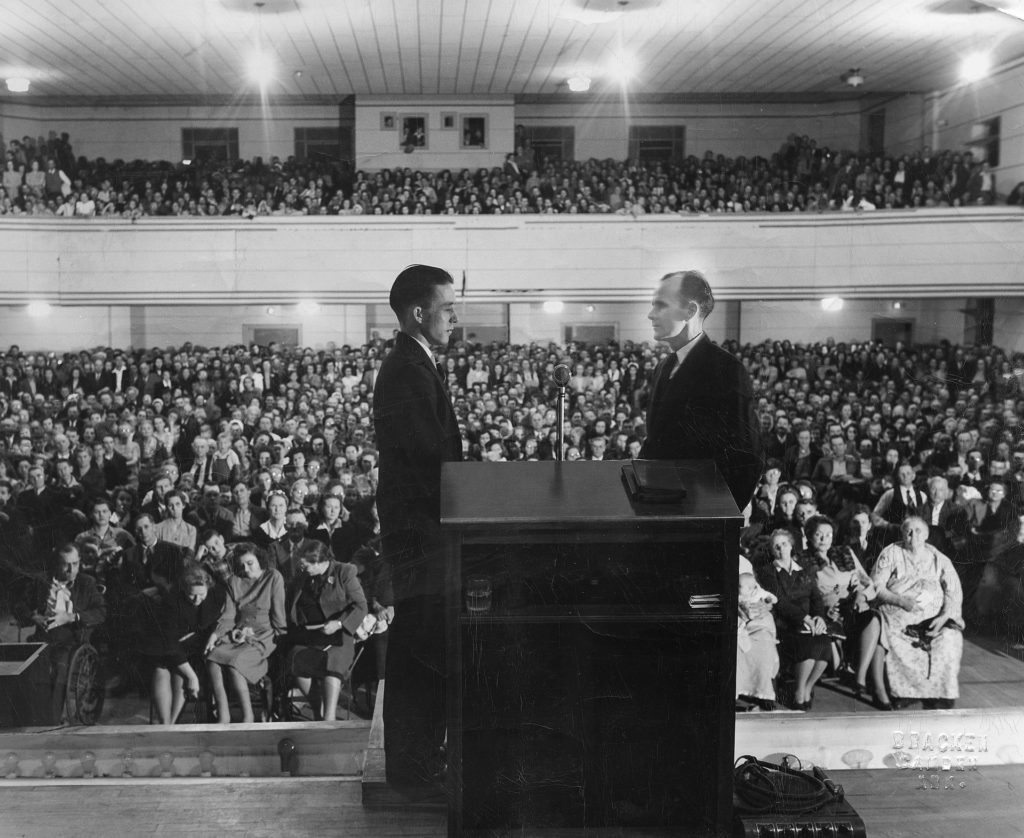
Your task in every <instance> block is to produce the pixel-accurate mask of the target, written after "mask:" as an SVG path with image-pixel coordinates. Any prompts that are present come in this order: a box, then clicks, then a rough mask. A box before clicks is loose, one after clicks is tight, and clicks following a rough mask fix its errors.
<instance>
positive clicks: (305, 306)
mask: <svg viewBox="0 0 1024 838" xmlns="http://www.w3.org/2000/svg"><path fill="white" fill-rule="evenodd" d="M295 310H296V311H297V312H298V313H299V314H318V313H319V311H320V305H319V304H318V303H316V302H315V301H313V300H299V302H298V303H296V304H295Z"/></svg>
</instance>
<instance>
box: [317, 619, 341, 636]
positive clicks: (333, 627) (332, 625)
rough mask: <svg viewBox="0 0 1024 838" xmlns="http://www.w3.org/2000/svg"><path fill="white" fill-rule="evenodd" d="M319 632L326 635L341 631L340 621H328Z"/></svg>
mask: <svg viewBox="0 0 1024 838" xmlns="http://www.w3.org/2000/svg"><path fill="white" fill-rule="evenodd" d="M320 631H322V632H323V633H324V634H328V635H330V634H337V633H338V632H339V631H341V620H328V621H327V622H326V623H324V627H323V628H322V629H320Z"/></svg>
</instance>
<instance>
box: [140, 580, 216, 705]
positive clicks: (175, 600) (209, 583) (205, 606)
mask: <svg viewBox="0 0 1024 838" xmlns="http://www.w3.org/2000/svg"><path fill="white" fill-rule="evenodd" d="M223 607H224V595H223V593H222V592H220V591H219V590H218V589H217V588H215V587H214V585H213V580H212V579H211V578H210V575H209V574H208V573H207V572H206V570H205V569H203V568H202V567H200V566H199V565H197V564H195V563H192V562H190V563H189V564H188V565H186V567H185V569H184V570H183V571H182V573H181V575H180V576H179V577H178V581H177V583H176V584H175V585H174V587H173V588H172V589H171V590H170V591H168V592H167V593H166V594H165V595H163V596H161V597H160V598H158V599H156V600H154V601H153V604H152V607H151V609H150V610H149V613H148V619H147V620H146V621H145V624H144V625H143V627H142V630H141V632H140V638H139V644H138V653H139V655H141V656H142V658H143V659H144V660H145V661H147V662H148V664H149V666H150V667H151V668H152V676H151V679H150V696H151V697H152V700H153V708H154V710H155V714H156V715H155V718H156V724H161V725H173V724H175V723H176V722H177V721H178V717H179V716H180V715H181V711H182V708H183V707H184V706H185V701H186V699H187V698H192V699H198V698H199V691H200V688H199V674H198V673H197V672H196V667H197V666H198V665H199V664H198V661H199V660H201V657H202V653H203V650H204V649H205V648H206V643H207V640H208V638H209V635H210V632H211V631H212V630H213V628H214V626H215V625H216V624H217V621H218V620H219V619H220V615H221V610H222V609H223Z"/></svg>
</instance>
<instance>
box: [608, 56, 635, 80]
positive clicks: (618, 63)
mask: <svg viewBox="0 0 1024 838" xmlns="http://www.w3.org/2000/svg"><path fill="white" fill-rule="evenodd" d="M636 68H637V64H636V59H635V58H634V57H633V56H632V55H628V54H627V53H624V52H619V53H616V54H615V55H613V56H612V58H611V61H609V62H608V75H609V76H611V77H612V78H613V79H615V81H617V82H618V83H619V84H626V83H627V82H629V81H630V80H632V79H633V77H634V76H636Z"/></svg>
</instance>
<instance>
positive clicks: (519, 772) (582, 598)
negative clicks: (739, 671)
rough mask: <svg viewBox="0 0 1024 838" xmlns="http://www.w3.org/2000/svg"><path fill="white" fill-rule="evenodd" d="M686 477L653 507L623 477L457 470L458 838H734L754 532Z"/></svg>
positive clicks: (452, 825)
mask: <svg viewBox="0 0 1024 838" xmlns="http://www.w3.org/2000/svg"><path fill="white" fill-rule="evenodd" d="M676 467H677V468H678V470H679V473H680V476H681V477H682V480H683V482H684V485H685V486H686V489H687V497H686V498H685V500H684V501H682V502H681V503H679V504H675V505H637V504H634V503H632V502H631V501H630V499H629V497H628V496H627V494H626V491H625V489H624V488H623V485H622V481H621V479H620V469H621V462H616V461H611V462H597V463H595V462H583V461H578V462H573V463H558V462H530V463H493V464H492V463H447V464H445V465H444V467H443V471H442V476H441V492H442V508H441V525H442V528H443V530H444V532H445V535H446V540H447V567H446V597H447V600H446V609H447V613H446V619H447V643H448V647H447V651H448V681H447V690H448V694H447V702H448V770H449V782H450V784H451V796H450V800H451V806H450V811H449V834H450V835H462V834H472V833H473V832H475V831H479V832H480V833H481V834H485V833H491V832H494V831H495V830H498V833H499V834H502V831H503V830H504V831H507V830H525V831H527V832H529V831H532V830H535V829H559V828H566V829H570V828H586V829H591V828H600V827H610V828H622V827H631V826H635V827H646V828H648V829H650V828H655V829H656V828H659V827H660V828H663V829H664V830H665V831H666V833H667V834H673V835H726V834H729V833H730V831H731V826H732V824H731V809H732V759H733V716H734V699H735V696H734V684H735V656H736V587H737V584H736V577H737V562H738V557H737V552H738V543H739V530H740V526H741V524H742V519H741V517H740V515H739V513H738V512H737V509H736V505H735V503H734V502H733V500H732V496H731V495H730V493H729V490H728V488H727V487H726V485H725V482H724V481H723V480H722V478H721V476H720V475H719V473H718V472H717V470H716V469H715V466H714V463H713V462H712V461H711V460H706V461H705V460H700V461H686V462H679V463H677V464H676ZM470 580H472V581H470ZM467 581H470V587H471V588H472V589H473V590H472V591H470V593H472V594H473V598H472V600H471V604H472V608H473V610H472V611H471V610H469V609H468V608H467ZM488 587H489V588H490V595H489V597H488V596H487V594H486V590H487V588H488ZM481 591H483V593H482V594H481Z"/></svg>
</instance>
